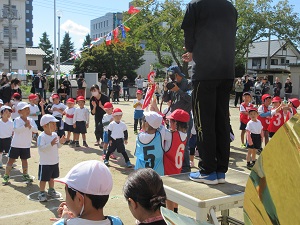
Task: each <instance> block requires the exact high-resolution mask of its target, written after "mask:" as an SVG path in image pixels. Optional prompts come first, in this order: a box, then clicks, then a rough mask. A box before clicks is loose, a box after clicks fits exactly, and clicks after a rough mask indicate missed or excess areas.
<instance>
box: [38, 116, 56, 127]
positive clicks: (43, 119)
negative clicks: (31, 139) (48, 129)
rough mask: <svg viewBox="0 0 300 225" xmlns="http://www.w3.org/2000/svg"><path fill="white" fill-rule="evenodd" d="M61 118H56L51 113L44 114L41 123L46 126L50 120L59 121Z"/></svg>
mask: <svg viewBox="0 0 300 225" xmlns="http://www.w3.org/2000/svg"><path fill="white" fill-rule="evenodd" d="M58 121H59V120H57V119H55V117H54V116H52V115H50V114H45V115H43V116H42V118H41V121H40V125H41V126H44V125H46V124H48V123H50V122H58Z"/></svg>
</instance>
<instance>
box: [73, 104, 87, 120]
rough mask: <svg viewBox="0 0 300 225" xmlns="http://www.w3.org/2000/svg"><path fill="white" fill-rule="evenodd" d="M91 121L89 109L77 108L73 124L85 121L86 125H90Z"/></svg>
mask: <svg viewBox="0 0 300 225" xmlns="http://www.w3.org/2000/svg"><path fill="white" fill-rule="evenodd" d="M89 119H90V112H89V110H88V109H87V108H85V107H83V108H82V109H81V108H76V109H75V111H74V118H73V124H75V123H76V121H85V122H86V124H89Z"/></svg>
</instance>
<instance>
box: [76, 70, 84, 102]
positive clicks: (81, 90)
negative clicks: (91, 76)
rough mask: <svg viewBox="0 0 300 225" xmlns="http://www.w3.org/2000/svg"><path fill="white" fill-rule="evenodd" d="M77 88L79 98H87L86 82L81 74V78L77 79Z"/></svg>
mask: <svg viewBox="0 0 300 225" xmlns="http://www.w3.org/2000/svg"><path fill="white" fill-rule="evenodd" d="M77 86H78V87H77V96H83V97H84V98H85V89H86V82H85V80H84V78H83V76H82V74H80V75H79V78H78V79H77Z"/></svg>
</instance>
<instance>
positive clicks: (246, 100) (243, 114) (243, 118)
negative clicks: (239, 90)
mask: <svg viewBox="0 0 300 225" xmlns="http://www.w3.org/2000/svg"><path fill="white" fill-rule="evenodd" d="M251 99H252V97H251V94H250V93H249V92H245V93H244V94H243V103H242V104H241V105H240V122H241V123H240V130H241V141H242V145H241V147H242V148H246V145H245V134H246V126H247V123H248V122H249V120H250V118H249V116H248V109H249V108H252V107H253V105H252V104H251V103H250V102H251Z"/></svg>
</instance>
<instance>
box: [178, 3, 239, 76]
mask: <svg viewBox="0 0 300 225" xmlns="http://www.w3.org/2000/svg"><path fill="white" fill-rule="evenodd" d="M236 23H237V11H236V9H235V8H234V6H233V5H232V4H231V3H230V2H229V1H227V0H193V1H191V2H190V3H189V4H188V6H187V10H186V13H185V16H184V19H183V22H182V25H181V29H183V30H184V37H185V47H186V49H187V51H188V52H192V53H193V60H194V62H195V65H194V68H193V70H194V75H193V76H192V80H215V79H233V78H234V68H235V67H234V58H235V35H236Z"/></svg>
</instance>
